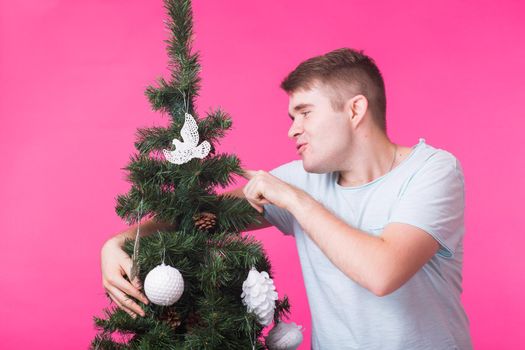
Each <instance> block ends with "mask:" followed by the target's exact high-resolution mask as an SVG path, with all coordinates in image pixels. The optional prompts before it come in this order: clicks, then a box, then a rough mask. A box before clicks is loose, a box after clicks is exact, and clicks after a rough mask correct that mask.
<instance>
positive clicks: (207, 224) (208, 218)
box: [193, 212, 217, 231]
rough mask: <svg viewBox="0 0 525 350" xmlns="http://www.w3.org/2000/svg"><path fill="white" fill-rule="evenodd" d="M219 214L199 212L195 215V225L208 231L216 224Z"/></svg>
mask: <svg viewBox="0 0 525 350" xmlns="http://www.w3.org/2000/svg"><path fill="white" fill-rule="evenodd" d="M216 219H217V216H216V215H215V214H212V213H207V212H203V213H199V214H196V215H195V216H193V221H194V223H195V227H197V228H198V229H199V230H201V231H208V230H210V229H212V228H213V227H215V224H216V223H217V220H216Z"/></svg>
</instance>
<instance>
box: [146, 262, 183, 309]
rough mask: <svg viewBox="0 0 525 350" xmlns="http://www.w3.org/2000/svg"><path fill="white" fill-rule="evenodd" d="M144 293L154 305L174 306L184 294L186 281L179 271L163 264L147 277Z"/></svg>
mask: <svg viewBox="0 0 525 350" xmlns="http://www.w3.org/2000/svg"><path fill="white" fill-rule="evenodd" d="M144 292H146V296H147V297H148V299H149V300H150V301H151V302H152V303H153V304H157V305H163V306H168V305H172V304H174V303H175V302H176V301H177V300H179V299H180V296H181V295H182V292H184V279H183V278H182V275H181V273H180V272H179V270H177V269H176V268H174V267H172V266H168V265H166V264H164V263H162V265H159V266H157V267H155V268H154V269H153V270H151V271H150V272H148V274H147V275H146V279H145V280H144Z"/></svg>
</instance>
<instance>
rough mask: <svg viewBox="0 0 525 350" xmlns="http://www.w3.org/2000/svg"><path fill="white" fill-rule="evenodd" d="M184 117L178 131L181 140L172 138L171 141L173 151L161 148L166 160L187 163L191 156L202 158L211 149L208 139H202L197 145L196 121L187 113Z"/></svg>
mask: <svg viewBox="0 0 525 350" xmlns="http://www.w3.org/2000/svg"><path fill="white" fill-rule="evenodd" d="M184 118H185V119H184V125H183V126H182V129H181V131H180V134H181V136H182V140H183V142H180V141H179V140H177V139H173V142H172V143H173V144H174V145H175V149H174V150H173V151H169V150H167V149H163V150H162V153H164V157H166V160H167V161H168V162H170V163H174V164H179V165H180V164H184V163H187V162H189V161H190V160H191V159H193V158H200V159H202V158H204V157H206V156H207V155H208V153H209V152H210V149H211V145H210V143H209V142H208V141H203V142H202V143H201V144H200V145H199V146H197V144H198V143H199V132H198V130H197V129H198V127H197V122H196V121H195V119H193V117H192V115H191V114H189V113H186V114H185V115H184Z"/></svg>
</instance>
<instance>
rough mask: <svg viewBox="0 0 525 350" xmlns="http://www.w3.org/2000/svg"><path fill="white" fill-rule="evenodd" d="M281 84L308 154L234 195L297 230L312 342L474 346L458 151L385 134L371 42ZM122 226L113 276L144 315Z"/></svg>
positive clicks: (305, 67) (115, 287)
mask: <svg viewBox="0 0 525 350" xmlns="http://www.w3.org/2000/svg"><path fill="white" fill-rule="evenodd" d="M281 87H282V88H283V89H284V90H285V91H286V92H287V93H288V94H289V96H290V102H289V114H290V117H291V118H292V120H293V123H292V126H291V128H290V131H289V134H288V136H289V137H290V138H292V139H293V140H294V141H295V143H296V145H297V148H298V152H299V154H300V156H301V160H298V161H292V162H289V163H287V164H284V165H281V166H279V167H277V168H276V169H274V170H272V171H270V173H267V172H264V171H251V170H246V178H248V179H249V182H248V183H247V184H246V186H244V187H243V188H241V189H237V190H236V191H233V192H232V193H233V194H234V195H238V196H243V197H245V198H246V199H247V200H248V201H249V202H250V204H251V205H252V206H253V207H254V208H256V209H257V210H258V211H259V212H260V213H262V214H263V215H264V220H262V224H261V225H259V226H257V227H251V229H257V228H262V227H267V226H269V225H274V226H276V227H277V228H278V229H279V230H280V231H282V232H283V233H285V234H291V235H294V236H295V239H296V243H297V249H298V252H299V257H300V260H301V265H302V270H303V276H304V281H305V286H306V291H307V295H308V300H309V304H310V309H311V314H312V328H313V332H312V348H313V349H323V350H325V349H330V350H332V349H403V350H407V349H432V350H436V349H471V348H472V344H471V340H470V335H469V322H468V318H467V316H466V314H465V312H464V309H463V306H462V304H461V292H462V288H461V282H462V276H461V270H462V261H463V234H464V221H463V212H464V182H463V173H462V170H461V166H460V164H459V163H458V161H457V160H456V158H455V157H454V156H453V155H451V154H450V153H448V152H446V151H443V150H440V149H436V148H434V147H432V146H429V145H427V144H426V143H425V141H424V140H423V139H420V140H419V143H418V144H417V145H415V146H413V147H402V146H398V145H396V144H394V143H392V142H391V141H390V140H389V139H388V137H387V135H386V122H385V114H386V98H385V89H384V83H383V79H382V76H381V73H380V72H379V70H378V68H377V67H376V65H375V63H374V61H373V60H372V59H371V58H369V57H367V56H366V55H364V54H363V53H362V52H358V51H355V50H351V49H339V50H335V51H332V52H329V53H327V54H325V55H322V56H318V57H314V58H311V59H309V60H307V61H305V62H303V63H301V64H300V65H299V66H298V67H297V68H296V69H295V70H294V71H293V72H292V73H290V75H289V76H288V77H286V79H285V80H284V81H283V83H282V84H281ZM150 224H151V223H150ZM151 225H153V224H151ZM151 227H152V228H153V226H151ZM125 236H128V237H130V236H132V231H131V230H130V231H126V232H124V233H123V234H120V235H118V236H116V237H115V238H113V239H112V240H110V241H108V243H106V245H105V246H104V248H103V250H102V269H103V275H104V286H105V287H106V289H107V290H108V291H109V292H110V295H112V297H113V298H114V300H116V302H117V304H119V305H121V306H122V307H123V308H124V309H125V310H127V311H128V312H138V313H141V312H142V310H140V308H139V307H138V305H136V304H134V303H133V302H131V301H129V300H126V298H125V294H124V293H127V294H129V295H133V296H135V297H137V298H140V299H142V300H144V299H145V298H144V297H143V296H142V295H140V293H139V292H138V290H137V289H136V288H135V287H134V286H132V285H130V284H126V282H125V280H124V279H123V278H122V274H123V273H129V265H130V261H129V257H128V256H127V255H126V254H125V253H123V252H122V250H121V249H120V245H121V242H122V240H123V238H124V237H125ZM110 281H111V282H110Z"/></svg>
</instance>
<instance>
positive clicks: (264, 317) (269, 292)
mask: <svg viewBox="0 0 525 350" xmlns="http://www.w3.org/2000/svg"><path fill="white" fill-rule="evenodd" d="M241 298H242V302H243V304H244V305H246V307H247V309H248V312H253V313H254V314H255V315H256V316H257V320H258V321H259V323H260V324H262V325H263V326H268V325H269V324H270V323H272V320H273V315H274V311H275V301H276V300H277V298H278V296H277V292H276V291H275V285H274V284H273V280H272V279H271V278H270V276H269V275H268V273H267V272H266V271H263V272H259V271H257V270H256V269H255V268H254V267H252V269H251V270H250V272H249V273H248V278H246V280H245V281H244V282H243V284H242V294H241Z"/></svg>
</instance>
